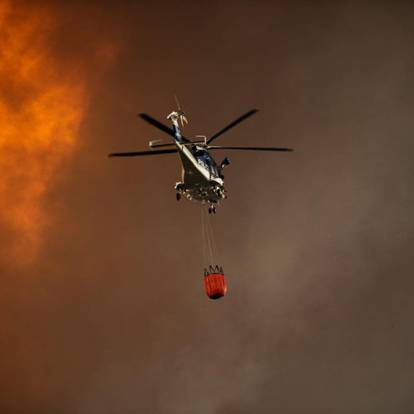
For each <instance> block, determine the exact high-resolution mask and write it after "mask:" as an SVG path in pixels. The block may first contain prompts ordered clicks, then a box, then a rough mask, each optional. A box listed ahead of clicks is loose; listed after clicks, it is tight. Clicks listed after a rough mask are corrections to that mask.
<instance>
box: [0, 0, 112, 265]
mask: <svg viewBox="0 0 414 414" xmlns="http://www.w3.org/2000/svg"><path fill="white" fill-rule="evenodd" d="M56 21H57V16H54V15H53V13H52V12H51V11H50V10H48V9H45V8H33V7H27V6H21V5H20V6H16V4H15V3H14V2H12V1H8V0H0V228H1V229H5V231H6V235H5V236H4V235H3V236H0V238H1V241H2V246H6V247H5V249H3V251H1V252H0V261H1V260H3V262H4V259H7V261H8V262H10V261H12V262H18V263H20V264H22V265H27V264H30V263H31V262H32V261H33V260H34V259H35V258H36V255H37V253H38V252H39V249H40V247H41V245H42V241H43V236H44V233H45V229H46V227H47V226H48V225H49V224H50V218H49V217H50V216H51V215H53V214H54V212H53V211H51V210H50V208H48V206H47V205H45V201H44V197H45V195H46V194H47V191H48V190H49V189H50V188H51V186H52V185H53V183H54V180H55V178H56V175H57V174H58V172H59V169H60V167H61V165H62V163H63V161H65V160H66V159H68V157H70V156H71V154H73V152H74V151H75V150H76V147H77V145H78V143H79V128H80V125H81V122H82V119H83V117H84V115H85V111H86V109H87V97H88V90H87V79H86V73H85V72H86V70H80V69H79V67H77V68H76V72H75V71H71V70H69V69H67V68H65V65H62V64H59V59H58V58H57V57H56V56H54V53H53V50H52V48H51V46H50V43H51V39H52V35H53V33H54V31H55V30H56V27H55V23H54V22H56ZM99 50H100V51H97V53H98V54H99V53H102V48H100V49H99ZM104 50H105V49H104ZM108 50H109V49H108ZM108 53H109V51H107V52H106V54H108ZM105 60H107V58H106V57H105ZM72 72H73V73H72ZM4 237H6V239H5V240H4Z"/></svg>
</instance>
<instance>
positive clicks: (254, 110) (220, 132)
mask: <svg viewBox="0 0 414 414" xmlns="http://www.w3.org/2000/svg"><path fill="white" fill-rule="evenodd" d="M257 111H258V109H252V110H250V111H249V112H246V113H245V114H243V115H242V116H240V117H239V118H237V119H236V120H234V121H233V122H232V123H231V124H229V125H227V126H226V127H225V128H223V129H221V130H220V131H219V132H216V133H215V134H214V135H213V136H211V137H210V138H209V140H208V141H207V144H210V142H212V141H213V140H215V139H216V138H217V137H219V136H220V135H221V134H224V133H225V132H227V131H228V130H229V129H231V128H233V127H235V126H236V125H237V124H239V123H240V122H242V121H244V120H245V119H247V118H248V117H249V116H252V115H253V114H255V113H256V112H257Z"/></svg>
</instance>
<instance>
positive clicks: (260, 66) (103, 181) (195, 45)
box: [0, 1, 414, 414]
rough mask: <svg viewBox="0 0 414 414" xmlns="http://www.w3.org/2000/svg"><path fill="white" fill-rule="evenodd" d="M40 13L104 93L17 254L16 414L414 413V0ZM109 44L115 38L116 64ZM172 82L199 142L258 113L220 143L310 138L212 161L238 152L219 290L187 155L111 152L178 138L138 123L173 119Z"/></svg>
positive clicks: (0, 367) (11, 389)
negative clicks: (208, 286) (104, 65)
mask: <svg viewBox="0 0 414 414" xmlns="http://www.w3.org/2000/svg"><path fill="white" fill-rule="evenodd" d="M21 4H25V3H21ZM33 4H35V3H31V5H32V7H33ZM35 7H37V6H35ZM38 7H42V8H47V9H49V10H51V12H52V13H54V16H55V18H56V22H57V25H56V27H55V29H54V30H53V31H51V33H50V34H49V43H50V48H51V50H53V53H54V54H55V56H56V59H58V60H59V61H60V62H61V64H62V65H64V66H65V67H69V68H72V67H73V68H74V69H76V68H78V66H82V67H84V66H85V65H86V66H87V67H88V77H87V80H88V82H89V83H91V84H93V85H94V87H93V88H92V89H91V91H90V98H89V104H88V109H87V111H86V113H85V116H84V119H83V121H82V124H81V128H80V131H79V134H78V138H77V139H78V143H79V145H78V146H77V147H76V150H75V151H74V152H73V153H72V154H71V155H70V156H69V157H68V158H67V159H65V162H63V163H62V164H61V165H60V166H59V169H58V170H57V171H56V179H55V181H54V183H53V185H52V186H50V187H49V188H48V190H47V192H46V193H45V195H44V205H45V206H46V207H47V211H48V214H50V215H51V216H52V220H51V222H50V223H49V224H48V226H47V227H46V229H45V231H44V234H43V244H42V248H41V250H40V252H39V254H38V256H37V258H36V259H35V260H34V261H33V262H32V263H31V264H30V266H28V267H27V266H26V267H21V266H19V263H7V264H6V263H4V264H1V263H0V276H1V281H2V288H1V289H0V411H1V413H4V414H18V413H26V414H32V413H33V414H37V413H42V414H46V413H53V414H56V413H71V414H72V413H79V414H106V413H108V414H109V413H121V414H123V413H125V414H130V413H145V412H147V413H168V414H169V413H171V414H175V413H180V414H181V413H200V414H204V413H205V414H207V413H215V414H236V413H263V414H268V413H269V414H270V413H276V412H277V413H292V414H302V413H303V414H308V413H335V414H336V413H338V414H339V413H347V414H348V413H356V414H357V413H363V414H368V413H373V414H374V413H375V414H381V413H384V414H385V413H401V414H404V413H409V412H412V411H413V410H414V397H413V383H414V374H413V372H414V351H413V350H414V335H413V332H412V320H413V312H414V305H413V303H412V294H413V291H414V282H413V280H412V277H413V269H414V259H413V252H412V248H413V244H414V219H413V217H412V213H413V211H414V196H413V192H412V187H413V173H414V164H413V155H412V154H413V151H414V140H413V132H414V126H413V116H412V113H413V109H414V98H413V96H414V95H413V94H414V80H413V73H414V54H413V42H414V26H413V24H412V22H413V18H414V7H413V5H411V4H410V3H409V2H392V3H391V2H379V1H378V2H375V1H372V2H353V3H352V2H299V1H296V2H270V1H262V2H261V1H259V2H253V1H238V2H231V1H230V2H216V1H209V2H204V1H203V2H202V1H192V2H190V1H170V2H158V1H155V2H115V1H114V2H111V1H105V2H91V3H90V4H89V5H84V4H83V2H73V3H72V2H68V4H66V5H63V3H62V4H61V3H60V2H38ZM100 38H105V39H107V40H109V41H111V42H113V44H114V45H116V49H117V53H116V57H115V58H114V59H113V61H112V64H111V66H110V68H109V69H107V70H106V72H105V73H104V74H102V73H101V72H100V71H99V65H100V63H99V61H97V60H95V59H90V52H91V50H92V49H93V48H94V47H95V45H96V41H95V40H96V39H100ZM111 44H112V43H111ZM98 72H99V73H100V75H99V79H98V75H97V76H96V77H95V76H94V74H95V73H98ZM174 94H177V95H178V97H179V99H180V102H181V104H182V106H183V109H184V111H185V112H186V115H187V117H188V119H189V121H190V124H189V126H188V127H187V128H186V130H185V133H186V135H187V136H190V137H193V136H195V135H197V134H204V135H211V134H213V133H214V132H216V131H217V130H218V129H220V128H222V127H223V126H225V125H226V123H228V122H230V121H232V120H233V119H234V118H236V117H238V116H239V115H240V114H242V113H243V112H246V111H247V110H249V109H251V108H258V109H259V112H258V114H256V115H255V116H254V117H252V118H250V119H249V120H247V121H246V122H245V123H243V124H241V125H239V126H237V127H236V128H235V129H233V130H232V131H231V132H228V133H227V134H226V135H223V136H222V137H220V142H219V140H217V144H219V143H221V144H223V145H224V144H227V145H262V146H266V145H268V146H287V147H293V148H294V149H295V152H293V153H286V154H284V153H280V154H277V153H276V154H272V153H269V154H267V153H263V154H260V153H252V154H247V153H228V154H227V153H224V152H223V154H221V153H220V154H218V152H217V153H215V154H214V155H217V160H218V161H220V160H221V158H220V157H224V156H226V155H227V156H229V158H230V159H231V165H230V166H229V167H228V169H226V174H225V176H226V187H227V190H228V193H229V198H228V199H227V200H226V201H225V202H224V203H223V205H222V206H221V207H220V208H219V210H218V213H217V215H216V216H215V217H214V218H213V226H214V230H215V236H216V240H217V243H218V246H219V259H220V264H221V265H223V267H224V270H225V273H226V278H227V281H228V285H229V290H228V295H227V296H226V297H225V298H223V299H221V300H219V301H209V300H208V298H207V297H206V296H205V293H204V291H203V258H202V235H201V225H200V207H199V206H198V205H196V204H193V203H190V202H188V201H187V200H182V201H180V202H178V203H177V201H176V200H175V194H174V184H175V182H176V181H178V180H179V179H180V162H179V159H178V157H176V156H174V155H166V156H164V157H158V158H155V157H151V158H148V159H108V158H107V157H106V155H107V154H108V153H109V152H113V151H128V150H139V149H146V148H147V143H148V141H149V140H151V139H165V140H166V141H168V139H169V138H168V136H163V134H162V132H160V131H158V130H156V129H154V128H151V126H149V125H147V124H144V123H143V122H142V121H141V120H139V119H138V118H137V116H136V115H137V113H138V112H148V113H150V114H152V115H153V116H155V117H157V118H159V119H162V118H164V119H165V117H166V116H167V115H168V113H169V112H171V110H172V109H174V107H175V102H174ZM0 156H1V154H0ZM19 162H20V161H19ZM0 243H1V244H3V246H2V247H4V246H6V244H7V243H10V239H9V234H8V229H7V228H6V227H5V228H4V229H3V228H0Z"/></svg>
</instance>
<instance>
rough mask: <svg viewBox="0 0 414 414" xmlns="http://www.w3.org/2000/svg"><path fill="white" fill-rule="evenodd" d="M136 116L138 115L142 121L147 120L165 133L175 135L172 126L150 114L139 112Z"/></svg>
mask: <svg viewBox="0 0 414 414" xmlns="http://www.w3.org/2000/svg"><path fill="white" fill-rule="evenodd" d="M138 116H140V117H141V118H142V119H143V120H144V121H146V122H148V123H149V124H151V125H152V126H155V127H156V128H158V129H160V130H161V131H163V132H165V133H166V134H168V135H171V136H172V137H175V134H174V131H173V129H172V128H170V127H167V125H164V124H163V123H162V122H160V121H158V120H156V119H155V118H153V117H152V116H150V115H148V114H145V113H140V114H138Z"/></svg>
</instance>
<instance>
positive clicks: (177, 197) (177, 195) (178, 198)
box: [175, 193, 181, 201]
mask: <svg viewBox="0 0 414 414" xmlns="http://www.w3.org/2000/svg"><path fill="white" fill-rule="evenodd" d="M175 198H176V199H177V201H180V199H181V193H176V194H175Z"/></svg>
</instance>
